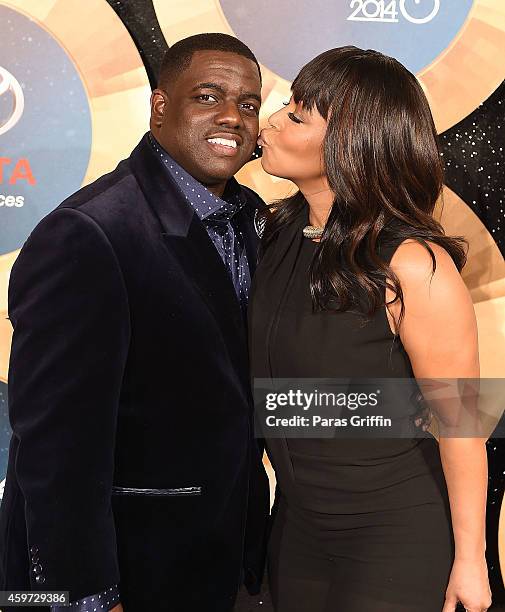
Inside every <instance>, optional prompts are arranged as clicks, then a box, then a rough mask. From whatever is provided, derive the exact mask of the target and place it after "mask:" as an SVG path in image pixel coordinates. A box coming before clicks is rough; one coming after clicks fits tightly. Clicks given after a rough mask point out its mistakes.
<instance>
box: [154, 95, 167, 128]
mask: <svg viewBox="0 0 505 612" xmlns="http://www.w3.org/2000/svg"><path fill="white" fill-rule="evenodd" d="M167 101H168V98H167V94H166V93H165V92H164V91H163V90H161V89H155V90H154V91H153V93H152V94H151V121H152V122H153V123H154V125H155V126H156V127H157V128H160V127H161V124H162V123H163V117H164V114H165V106H166V104H167Z"/></svg>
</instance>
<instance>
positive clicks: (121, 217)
mask: <svg viewBox="0 0 505 612" xmlns="http://www.w3.org/2000/svg"><path fill="white" fill-rule="evenodd" d="M246 191H247V198H248V201H247V205H246V206H245V207H244V208H243V209H242V210H241V211H240V212H239V213H238V216H239V218H238V223H239V224H240V227H241V229H242V232H243V234H244V237H245V241H246V249H247V253H248V257H249V262H250V266H251V272H253V271H254V265H255V262H256V249H257V242H258V238H257V235H256V232H255V230H254V214H255V211H256V208H257V207H259V206H261V205H262V203H261V200H260V199H259V197H258V196H257V195H256V194H254V192H251V191H250V190H246ZM9 316H10V319H11V322H12V325H13V327H14V337H13V344H12V351H11V361H10V371H9V411H10V420H11V426H12V429H13V437H12V441H11V445H10V449H9V463H8V471H7V480H6V486H5V492H4V499H3V502H2V506H1V513H0V589H4V590H9V589H18V590H20V589H27V590H29V589H32V590H41V589H43V590H68V591H70V599H71V600H76V599H80V598H82V597H84V596H87V595H90V594H92V593H97V592H100V591H101V590H103V589H104V588H107V587H109V586H111V585H113V584H114V583H116V582H119V587H120V593H121V602H122V604H123V606H124V609H125V612H146V611H147V610H156V611H164V610H167V611H168V610H170V611H171V612H178V611H182V610H184V611H185V612H187V611H188V610H198V611H199V612H203V611H209V612H211V611H215V612H225V611H227V610H231V609H232V607H233V602H234V600H235V597H236V593H237V589H238V587H239V584H240V582H241V581H242V580H243V579H244V578H245V579H246V581H247V584H248V587H249V588H250V590H251V592H254V591H255V590H257V589H258V585H259V582H260V580H261V575H262V571H263V559H264V544H265V526H266V521H267V515H268V482H267V478H266V474H265V472H264V469H263V466H262V464H261V448H260V446H259V445H258V443H257V441H256V440H255V439H254V437H253V435H254V434H253V427H252V397H251V392H250V378H249V366H248V357H247V332H246V328H245V322H244V318H243V315H242V314H241V310H240V307H239V303H238V300H237V297H236V295H235V292H234V288H233V284H232V282H231V279H230V277H229V275H228V272H227V270H226V268H225V267H224V265H223V262H222V261H221V259H220V257H219V254H218V253H217V251H216V249H215V247H214V245H213V244H212V242H211V240H210V238H209V236H208V234H207V232H206V231H205V228H204V227H203V225H202V223H201V221H200V220H199V219H198V217H197V216H196V215H195V214H194V211H193V209H192V208H191V207H190V206H189V205H188V204H187V202H185V201H184V198H183V197H182V196H181V194H180V192H179V191H178V189H177V187H176V186H175V185H174V184H173V183H172V182H171V181H170V180H169V179H168V178H167V175H166V173H165V172H164V169H163V168H162V166H161V162H160V160H159V159H158V158H157V157H156V155H155V153H154V152H153V151H152V149H151V147H150V146H149V144H148V142H147V135H146V136H144V138H143V140H142V141H141V142H140V144H139V145H138V146H137V148H136V149H135V150H134V151H133V153H132V155H131V156H130V158H129V159H127V160H125V161H123V162H121V163H120V164H119V166H118V167H117V168H116V170H114V171H113V172H111V173H110V174H108V175H106V176H104V177H102V178H100V179H99V180H97V181H96V182H95V183H93V184H92V185H89V186H88V187H85V188H83V189H81V190H80V191H78V192H77V193H76V194H74V195H73V196H71V197H70V198H69V199H67V200H66V201H65V202H63V203H62V204H61V205H60V206H59V207H58V208H57V209H55V210H54V211H53V212H51V213H50V214H49V215H48V216H46V217H45V218H44V219H43V220H42V221H41V222H40V223H39V224H38V226H37V227H36V228H35V230H34V231H33V232H32V234H31V235H30V236H29V238H28V240H27V242H26V243H25V245H24V247H23V249H22V251H21V253H20V255H19V257H18V259H17V260H16V263H15V265H14V267H13V270H12V274H11V280H10V285H9ZM248 504H249V513H247V505H248ZM246 532H247V533H246ZM244 541H247V546H246V547H244ZM40 576H42V578H40ZM41 609H47V608H41Z"/></svg>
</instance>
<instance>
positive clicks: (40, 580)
mask: <svg viewBox="0 0 505 612" xmlns="http://www.w3.org/2000/svg"><path fill="white" fill-rule="evenodd" d="M45 581H46V579H45V577H44V576H42V575H41V576H35V582H36V583H37V584H44V582H45Z"/></svg>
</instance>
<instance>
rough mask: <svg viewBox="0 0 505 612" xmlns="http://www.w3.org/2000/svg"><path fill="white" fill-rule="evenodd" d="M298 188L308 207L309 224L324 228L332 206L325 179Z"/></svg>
mask: <svg viewBox="0 0 505 612" xmlns="http://www.w3.org/2000/svg"><path fill="white" fill-rule="evenodd" d="M298 187H299V189H300V191H301V192H302V193H303V195H304V197H305V199H306V200H307V203H308V205H309V223H310V224H311V225H314V226H316V227H324V226H325V225H326V221H327V220H328V216H329V214H330V210H331V207H332V204H333V192H332V191H331V189H330V187H329V185H328V182H327V180H326V178H324V179H323V178H322V179H319V180H318V181H317V182H313V183H311V184H310V185H308V184H306V185H298Z"/></svg>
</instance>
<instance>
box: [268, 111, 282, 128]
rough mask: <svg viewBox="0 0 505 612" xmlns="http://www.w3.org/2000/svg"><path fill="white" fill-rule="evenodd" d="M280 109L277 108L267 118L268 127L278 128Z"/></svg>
mask: <svg viewBox="0 0 505 612" xmlns="http://www.w3.org/2000/svg"><path fill="white" fill-rule="evenodd" d="M281 111H282V109H279V110H278V111H276V112H275V113H273V114H272V115H270V117H269V118H268V119H267V122H268V125H269V127H271V128H274V129H278V128H279V113H280V112H281Z"/></svg>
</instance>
